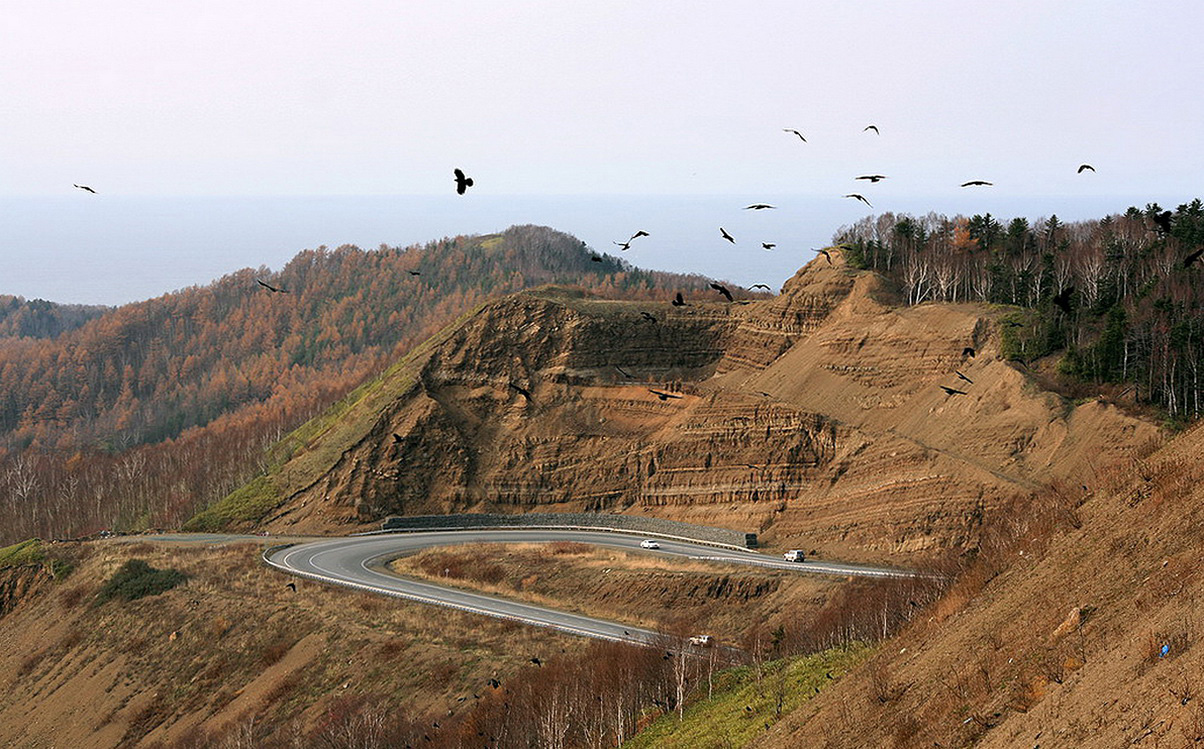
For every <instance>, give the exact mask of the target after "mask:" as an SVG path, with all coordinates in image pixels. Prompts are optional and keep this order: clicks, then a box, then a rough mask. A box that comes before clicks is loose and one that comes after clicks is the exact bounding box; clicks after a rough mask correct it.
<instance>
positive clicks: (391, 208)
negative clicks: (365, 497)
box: [0, 186, 1195, 305]
mask: <svg viewBox="0 0 1204 749" xmlns="http://www.w3.org/2000/svg"><path fill="white" fill-rule="evenodd" d="M875 187H878V186H875ZM988 190H989V188H988ZM862 192H865V193H866V194H867V195H869V196H870V198H871V200H875V201H876V202H875V211H874V213H878V212H881V211H882V210H894V211H897V212H898V211H903V212H909V213H914V214H921V215H922V214H924V213H927V212H928V211H937V212H941V213H945V214H947V215H954V214H956V213H963V214H965V215H973V214H975V213H987V212H989V213H991V214H992V215H994V216H995V217H996V218H998V219H1000V220H1006V219H1010V218H1012V217H1013V216H1017V215H1021V216H1025V217H1027V218H1029V219H1037V218H1041V217H1044V216H1048V215H1049V214H1051V213H1055V214H1057V216H1058V217H1059V218H1060V219H1062V220H1064V221H1070V220H1075V219H1088V218H1099V217H1101V216H1104V215H1107V214H1110V213H1117V212H1121V211H1123V210H1124V209H1125V208H1127V207H1128V206H1130V205H1137V206H1139V207H1141V206H1144V205H1145V204H1146V203H1147V202H1150V201H1152V200H1156V201H1159V202H1160V203H1162V205H1163V206H1164V207H1169V208H1173V207H1174V206H1175V205H1178V204H1179V203H1182V202H1185V201H1187V200H1190V199H1191V198H1193V197H1195V196H1188V195H1183V196H1171V195H1153V196H1147V195H1143V196H1107V195H1084V196H1065V195H1059V196H1045V197H1035V196H1028V197H1025V196H1009V195H1006V194H1000V193H995V194H992V193H990V192H988V191H987V190H979V191H965V192H962V193H957V194H953V195H941V196H935V197H934V196H927V197H926V196H915V197H908V196H900V195H894V196H891V197H890V198H889V200H883V201H882V202H877V200H878V198H877V195H876V194H875V193H874V192H871V190H869V189H865V190H863V191H862ZM752 202H768V203H771V204H774V205H776V206H778V208H777V209H775V210H765V211H746V210H743V207H744V206H745V205H748V204H749V203H752ZM868 213H870V212H869V211H867V210H866V209H865V208H864V206H859V205H858V204H855V203H854V201H852V200H847V199H843V198H840V197H839V196H833V195H823V196H814V195H764V194H760V195H752V194H748V195H654V196H639V195H601V196H592V195H590V196H586V195H571V196H545V195H519V196H504V195H473V194H471V193H470V194H469V195H468V196H464V197H460V196H457V195H455V194H454V193H449V194H448V195H446V196H431V195H424V196H347V195H338V196H282V197H262V196H254V197H203V196H190V197H134V196H120V195H105V194H101V195H89V194H85V193H80V192H78V191H76V192H74V193H72V194H70V195H65V196H54V197H0V248H2V249H0V252H2V253H3V257H4V260H3V263H2V265H0V294H16V295H20V296H23V297H26V298H27V299H35V298H42V299H48V300H51V301H55V302H63V303H82V304H111V305H116V304H123V303H126V302H131V301H137V300H140V299H148V298H152V297H155V296H159V295H161V294H163V293H166V292H169V291H173V290H176V289H181V288H185V287H188V286H192V285H198V284H199V285H203V284H207V283H209V282H210V281H212V280H214V279H216V278H219V277H221V276H223V275H225V274H227V273H231V272H233V271H236V270H239V269H241V268H246V267H252V268H257V267H260V266H267V267H268V268H270V269H272V270H278V269H280V268H281V267H282V266H283V265H284V264H285V263H287V262H288V260H289V259H291V258H292V257H293V256H294V255H296V254H297V253H298V252H300V251H301V250H304V249H307V248H308V249H313V248H317V247H319V246H322V245H325V246H327V247H330V248H332V249H333V248H335V247H338V246H340V245H344V244H354V245H357V246H359V247H361V248H363V249H375V248H377V247H379V246H380V245H381V244H382V243H384V244H387V245H390V246H397V245H400V246H408V245H411V244H421V243H425V242H428V241H431V240H435V239H439V238H442V237H448V236H455V235H458V234H485V233H491V232H496V231H501V230H503V229H505V228H506V227H508V226H511V225H515V224H540V225H545V226H550V227H552V228H555V229H558V230H561V231H564V232H567V233H569V234H573V235H574V236H576V237H578V238H580V239H582V240H583V241H584V242H586V244H588V245H589V246H590V247H592V248H593V249H595V250H597V251H599V252H608V253H610V254H612V255H616V256H621V257H623V258H624V259H626V260H628V261H630V262H631V263H633V264H635V265H637V266H640V267H643V268H649V269H659V270H669V271H678V272H691V273H699V274H702V275H705V276H708V277H711V278H715V279H722V280H728V281H733V282H736V283H739V284H741V285H745V286H748V285H751V284H754V283H766V284H769V285H770V286H771V287H772V288H773V289H774V290H775V291H776V290H777V289H778V288H779V287H780V286H781V284H782V282H783V281H785V280H786V279H788V278H790V276H792V275H793V274H794V273H795V271H797V270H798V269H799V268H800V267H801V266H803V265H804V264H805V263H807V262H808V261H810V260H811V259H812V258H813V257H814V256H815V253H814V252H812V251H811V249H812V248H815V247H822V246H826V245H827V244H829V243H830V242H831V239H832V235H833V233H834V232H835V231H836V230H837V229H839V228H840V227H841V226H842V225H846V224H850V223H853V222H855V221H857V220H858V219H860V218H861V217H863V216H865V215H867V214H868ZM720 226H723V227H724V228H726V229H727V231H728V232H729V233H731V234H732V235H733V236H734V237H735V238H736V240H737V242H738V244H737V245H736V246H732V245H731V244H729V243H728V242H726V241H724V240H723V239H722V238H721V237H720V236H719V227H720ZM640 229H643V230H645V231H648V232H649V233H650V234H651V236H649V237H645V238H641V239H639V240H636V241H635V242H634V243H633V244H632V249H631V250H630V251H628V252H620V251H619V249H618V247H616V246H615V245H614V244H612V242H614V241H622V240H625V239H626V238H627V237H629V236H631V235H632V234H634V233H635V232H636V231H637V230H640ZM762 242H772V243H774V244H776V245H777V247H776V248H775V249H774V250H773V251H772V252H767V251H765V250H763V249H761V243H762Z"/></svg>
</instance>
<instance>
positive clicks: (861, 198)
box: [845, 193, 874, 208]
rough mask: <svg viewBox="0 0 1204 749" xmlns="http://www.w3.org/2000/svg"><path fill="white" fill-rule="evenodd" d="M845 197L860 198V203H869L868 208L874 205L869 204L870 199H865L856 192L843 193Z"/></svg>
mask: <svg viewBox="0 0 1204 749" xmlns="http://www.w3.org/2000/svg"><path fill="white" fill-rule="evenodd" d="M845 197H846V198H856V199H857V200H860V201H861V202H862V203H865V204H866V205H869V206H870V208H873V207H874V206H872V205H870V201H868V200H866V199H865V196H864V195H858V194H857V193H851V194H849V195H845Z"/></svg>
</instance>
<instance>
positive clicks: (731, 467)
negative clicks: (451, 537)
mask: <svg viewBox="0 0 1204 749" xmlns="http://www.w3.org/2000/svg"><path fill="white" fill-rule="evenodd" d="M641 313H648V314H650V315H651V316H652V317H653V318H655V320H656V321H655V322H652V321H651V320H648V319H647V318H646V317H644V316H643V315H642V314H641ZM994 314H995V313H994V312H992V310H991V309H989V308H987V307H984V306H979V305H970V304H965V305H939V306H936V305H933V306H921V307H911V308H900V307H896V306H894V305H893V304H891V303H890V301H889V294H888V292H887V291H886V289H885V287H884V286H883V285H882V284H881V282H880V281H879V280H878V279H877V278H876V277H875V276H874V275H873V274H870V273H865V272H856V271H853V270H851V269H849V268H847V267H845V266H844V265H843V264H841V263H839V262H838V263H837V264H836V265H831V266H830V265H828V264H826V263H814V262H813V263H812V264H810V265H809V266H807V267H806V268H804V269H802V270H801V271H800V272H799V273H798V274H797V275H796V276H795V278H793V279H792V280H791V281H789V282H788V283H787V284H786V286H785V287H784V289H783V293H782V295H781V296H780V297H777V298H774V299H770V300H758V301H752V302H751V303H748V304H729V303H726V302H720V301H708V300H706V297H703V298H702V300H701V301H700V300H691V303H690V304H689V306H686V307H680V308H673V307H671V306H669V305H667V304H663V303H635V302H617V301H606V300H600V299H595V298H591V297H588V296H580V295H570V294H563V293H558V292H556V291H555V290H547V291H543V292H532V293H526V294H520V295H518V296H514V297H509V298H507V299H504V300H501V301H498V302H496V303H493V304H490V305H487V306H485V307H484V308H482V309H481V310H479V311H478V312H476V313H475V314H473V315H471V316H470V317H468V318H467V319H466V320H465V321H464V322H463V323H462V324H461V325H459V326H458V327H455V328H453V329H450V330H448V331H446V332H445V333H444V334H442V335H441V337H440V338H439V339H438V340H435V341H431V342H430V345H429V349H428V350H427V351H426V352H424V353H423V354H422V355H421V356H415V357H413V358H411V359H410V360H409V361H408V362H407V363H405V364H404V365H403V366H399V368H398V369H396V370H395V371H394V372H393V373H391V374H390V375H389V376H388V377H386V378H382V380H380V381H379V382H378V383H377V385H375V386H374V387H376V388H377V390H378V392H384V391H386V390H387V391H388V392H389V393H391V395H390V396H389V397H388V398H382V399H381V400H380V401H377V402H376V403H375V404H374V405H373V407H372V408H368V409H363V410H360V411H358V412H357V415H356V417H355V418H354V419H353V420H350V421H346V420H345V421H343V423H342V424H341V425H340V424H339V422H338V421H337V420H335V421H334V422H332V423H333V425H332V426H330V427H329V431H327V432H325V433H321V434H318V433H317V430H311V431H310V432H309V435H310V437H309V438H308V439H307V440H306V441H305V444H304V446H303V447H302V448H300V449H297V450H295V451H293V454H292V455H291V456H290V459H289V460H287V461H286V462H283V463H282V464H280V465H279V466H278V468H277V469H276V470H274V471H272V472H270V475H269V476H268V477H266V479H265V481H266V482H268V483H269V484H270V489H271V492H270V494H271V497H270V498H269V501H265V502H264V504H263V507H266V506H267V505H270V504H271V503H272V501H276V502H279V503H280V504H279V509H277V510H275V511H273V512H270V513H266V514H265V519H266V522H267V526H268V527H269V528H273V529H276V530H286V529H287V530H297V529H305V530H316V529H324V530H332V529H336V528H338V529H345V528H349V527H361V526H362V524H366V523H372V522H375V521H378V520H380V519H381V518H383V517H384V516H386V515H388V514H393V513H406V514H422V513H430V512H458V511H466V510H494V511H497V510H501V511H515V512H521V511H524V510H530V509H537V508H538V509H540V510H548V509H551V510H581V509H585V510H605V511H622V512H640V513H650V514H656V515H661V516H666V517H671V518H675V519H680V520H689V521H695V522H701V523H710V524H716V525H722V526H727V527H733V528H737V529H743V530H755V531H760V532H761V533H762V538H763V540H765V541H767V542H769V543H771V544H782V545H785V544H790V545H801V546H804V547H805V548H816V549H818V550H820V551H821V552H823V553H830V554H840V555H842V556H846V557H850V558H875V559H883V558H891V557H899V558H902V557H906V555H909V554H911V553H913V552H916V551H920V550H924V549H934V550H935V549H941V548H947V547H965V548H969V547H972V546H973V545H974V544H975V543H976V539H977V528H978V525H979V523H980V522H981V520H982V517H983V515H984V514H985V513H986V512H988V511H989V510H990V509H991V508H993V507H995V506H998V505H1000V504H1002V503H1004V502H1006V501H1009V500H1011V499H1014V498H1016V497H1018V496H1023V495H1026V494H1028V493H1030V492H1032V491H1034V490H1036V489H1038V488H1039V487H1040V486H1042V485H1044V484H1046V483H1050V482H1075V483H1083V482H1087V481H1091V480H1093V478H1092V471H1093V470H1094V467H1095V466H1099V465H1102V464H1104V463H1106V462H1108V461H1110V460H1112V459H1114V458H1116V457H1118V456H1121V455H1124V454H1126V453H1127V452H1128V451H1130V450H1132V449H1134V447H1135V446H1137V445H1140V444H1143V443H1144V442H1146V441H1148V440H1150V439H1152V438H1154V437H1155V436H1156V434H1157V429H1156V427H1154V426H1153V425H1151V424H1148V423H1146V422H1143V421H1141V420H1139V419H1136V418H1133V417H1130V416H1127V415H1125V414H1123V413H1122V412H1120V411H1119V410H1118V409H1116V408H1115V407H1113V406H1110V405H1108V404H1106V403H1101V402H1095V401H1092V402H1085V403H1081V404H1078V405H1075V404H1073V403H1070V402H1067V401H1065V400H1064V399H1062V398H1060V397H1059V396H1056V395H1054V394H1052V393H1048V392H1044V391H1040V390H1038V389H1037V388H1036V387H1035V385H1034V384H1033V382H1031V381H1029V380H1028V379H1027V378H1026V377H1025V375H1024V374H1023V373H1022V372H1019V371H1017V370H1016V369H1014V368H1013V367H1012V366H1010V365H1009V364H1007V363H1006V362H1004V361H1003V360H1002V359H1001V358H1000V356H999V346H998V339H999V336H998V334H997V332H996V331H995V328H994V325H993V323H992V322H991V318H992V315H994ZM966 346H973V347H974V348H976V350H977V356H976V357H974V358H970V357H969V356H963V354H962V351H963V349H964V348H965V347H966ZM958 369H960V370H962V371H963V373H964V374H966V375H967V376H968V377H970V378H971V379H973V380H974V384H972V385H969V384H966V383H965V382H963V381H961V380H959V379H958V378H957V377H956V375H955V374H954V372H955V370H958ZM959 383H960V384H961V387H962V388H963V389H965V391H966V393H967V394H966V395H946V394H945V393H944V392H943V391H942V390H940V387H939V386H940V385H948V386H954V385H958V384H959ZM520 388H521V390H520ZM522 390H525V391H527V392H528V393H529V394H530V395H529V397H528V396H527V395H525V394H524V393H523V392H522ZM653 391H656V392H653ZM657 392H659V393H667V394H668V395H669V396H680V397H666V398H661V397H660V396H659V395H657ZM384 401H387V402H384ZM373 409H376V410H373ZM297 442H298V441H295V442H294V443H293V445H294V446H295V445H296V444H297Z"/></svg>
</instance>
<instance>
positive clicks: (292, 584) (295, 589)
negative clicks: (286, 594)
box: [284, 583, 297, 593]
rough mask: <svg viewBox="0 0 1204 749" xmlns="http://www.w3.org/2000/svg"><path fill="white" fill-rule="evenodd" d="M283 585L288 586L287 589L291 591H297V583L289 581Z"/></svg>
mask: <svg viewBox="0 0 1204 749" xmlns="http://www.w3.org/2000/svg"><path fill="white" fill-rule="evenodd" d="M284 587H286V588H288V589H289V590H291V591H293V592H294V593H296V592H297V584H296V583H289V584H288V585H286V586H284Z"/></svg>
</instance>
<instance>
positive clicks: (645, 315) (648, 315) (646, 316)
mask: <svg viewBox="0 0 1204 749" xmlns="http://www.w3.org/2000/svg"><path fill="white" fill-rule="evenodd" d="M640 315H641V316H642V317H643V318H644V319H645V320H647V321H648V322H656V318H655V317H653V316H652V314H651V313H648V312H644V311H643V310H640Z"/></svg>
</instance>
